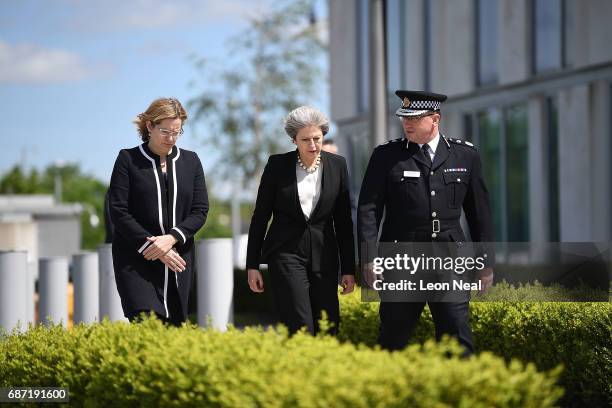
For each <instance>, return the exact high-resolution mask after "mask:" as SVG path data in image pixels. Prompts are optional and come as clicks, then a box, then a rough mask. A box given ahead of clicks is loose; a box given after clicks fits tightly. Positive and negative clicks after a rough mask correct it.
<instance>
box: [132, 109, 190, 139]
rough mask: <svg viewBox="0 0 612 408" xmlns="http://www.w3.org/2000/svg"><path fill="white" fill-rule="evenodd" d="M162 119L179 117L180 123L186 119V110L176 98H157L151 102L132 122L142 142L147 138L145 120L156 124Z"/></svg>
mask: <svg viewBox="0 0 612 408" xmlns="http://www.w3.org/2000/svg"><path fill="white" fill-rule="evenodd" d="M164 119H180V120H181V122H182V123H185V121H187V112H186V111H185V108H183V105H181V103H180V102H179V101H178V99H176V98H159V99H156V100H154V101H153V102H151V104H150V105H149V107H148V108H147V110H146V111H144V112H143V113H141V114H139V115H138V116H137V119H136V120H134V124H135V125H136V128H137V129H138V133H139V134H140V138H141V139H142V141H143V142H146V141H148V140H149V137H150V136H149V129H147V122H148V121H151V123H152V124H153V125H158V124H159V123H160V122H161V121H162V120H164Z"/></svg>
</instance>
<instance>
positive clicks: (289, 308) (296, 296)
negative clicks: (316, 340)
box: [268, 233, 340, 335]
mask: <svg viewBox="0 0 612 408" xmlns="http://www.w3.org/2000/svg"><path fill="white" fill-rule="evenodd" d="M311 258H312V255H311V247H310V236H309V235H308V233H305V234H304V235H303V236H302V237H300V238H299V239H298V240H297V241H296V242H294V243H291V244H289V245H284V246H283V247H282V248H281V249H280V250H278V251H276V252H275V253H274V254H272V255H270V257H269V259H268V267H269V269H270V279H271V282H272V291H273V294H274V299H275V302H276V307H277V309H278V313H279V317H280V320H281V322H282V323H283V324H284V325H285V326H287V328H288V329H289V333H291V334H294V333H295V332H297V331H298V330H300V329H301V328H302V327H306V329H307V330H308V332H310V333H311V334H313V335H314V334H317V333H318V332H319V320H320V318H321V315H322V312H323V311H325V313H326V314H327V320H328V321H329V322H330V323H331V324H332V327H331V330H330V332H329V333H330V334H333V335H335V334H337V332H338V327H339V324H340V306H339V304H338V271H337V270H335V269H334V270H328V271H313V270H312V262H311Z"/></svg>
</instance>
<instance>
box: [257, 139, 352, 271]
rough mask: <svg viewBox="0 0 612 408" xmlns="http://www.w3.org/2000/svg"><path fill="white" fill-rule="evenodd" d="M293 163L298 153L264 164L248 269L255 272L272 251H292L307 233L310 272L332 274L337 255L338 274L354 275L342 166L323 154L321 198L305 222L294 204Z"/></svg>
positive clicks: (345, 174)
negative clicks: (270, 221)
mask: <svg viewBox="0 0 612 408" xmlns="http://www.w3.org/2000/svg"><path fill="white" fill-rule="evenodd" d="M296 163H297V151H292V152H288V153H284V154H278V155H272V156H270V158H269V160H268V163H267V164H266V167H265V169H264V172H263V175H262V177H261V183H260V185H259V191H258V192H257V202H256V204H255V211H254V212H253V217H252V219H251V226H250V228H249V243H248V246H247V267H248V268H255V269H259V265H260V263H266V262H267V259H268V256H270V255H271V254H273V253H274V251H276V250H277V249H279V248H281V247H283V250H287V249H288V250H291V249H290V248H287V247H286V246H287V245H291V244H292V243H294V242H296V241H297V240H298V239H300V237H302V236H303V234H305V233H308V234H310V243H311V249H312V258H311V261H312V270H313V271H317V272H318V271H324V270H325V271H330V272H332V273H336V272H337V270H338V254H340V266H341V272H342V274H343V275H353V274H354V273H355V271H354V269H355V247H354V236H353V221H352V219H351V204H350V195H349V187H348V171H347V167H346V161H345V160H344V158H343V157H342V156H338V155H335V154H332V153H328V152H324V151H323V152H321V164H322V169H321V170H322V172H323V173H322V175H321V176H322V180H321V194H320V196H319V200H318V202H317V204H316V206H315V208H314V209H313V211H312V214H311V216H310V218H309V219H308V220H307V219H306V217H305V216H304V213H303V212H302V208H301V206H300V202H299V198H298V189H297V179H296V174H295V166H296ZM271 216H272V223H271V225H270V228H269V229H268V231H267V234H266V228H267V226H268V221H269V220H270V217H271ZM264 237H265V239H264Z"/></svg>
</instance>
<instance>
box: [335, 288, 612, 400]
mask: <svg viewBox="0 0 612 408" xmlns="http://www.w3.org/2000/svg"><path fill="white" fill-rule="evenodd" d="M533 290H534V291H536V292H537V293H540V294H541V291H542V289H541V288H538V287H536V288H534V289H533ZM528 291H529V289H523V290H521V291H519V292H518V295H517V296H519V297H521V298H529V297H530V296H529V294H528ZM509 296H510V295H509ZM535 296H540V295H538V294H536V295H535ZM340 300H341V304H340V310H341V324H340V331H339V335H338V336H339V339H340V340H341V341H348V342H351V343H354V344H359V343H363V344H366V345H368V346H372V345H374V344H375V343H376V337H377V335H378V325H379V318H378V306H379V304H378V303H364V302H361V299H360V294H359V292H358V291H356V292H355V293H354V294H352V295H350V296H342V297H341V298H340ZM470 319H471V324H472V330H473V333H474V342H475V347H476V349H477V350H478V351H483V350H487V351H492V352H493V353H495V354H496V355H499V356H502V357H504V358H506V359H508V360H509V359H512V358H517V359H520V360H522V361H525V362H527V361H529V362H533V363H535V364H536V366H537V367H538V369H540V370H548V369H550V368H552V367H555V366H557V365H559V364H563V365H564V367H565V368H564V371H563V373H562V375H561V378H560V381H561V385H562V386H563V387H564V388H565V393H566V395H565V397H564V398H563V400H562V401H561V402H562V404H563V405H579V406H611V405H612V386H611V382H610V378H612V350H611V348H612V305H611V304H610V303H606V302H602V303H569V302H566V303H552V302H548V303H536V302H523V303H513V302H473V303H471V305H470ZM433 337H434V326H433V321H432V319H431V313H430V312H429V309H428V308H425V310H424V312H423V315H422V316H421V319H420V321H419V323H418V325H417V327H416V329H415V333H414V335H413V337H412V342H413V343H422V342H424V341H425V340H426V339H431V338H433Z"/></svg>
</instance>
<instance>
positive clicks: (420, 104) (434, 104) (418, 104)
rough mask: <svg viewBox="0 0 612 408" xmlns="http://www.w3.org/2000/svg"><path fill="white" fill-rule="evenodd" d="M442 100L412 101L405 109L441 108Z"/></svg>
mask: <svg viewBox="0 0 612 408" xmlns="http://www.w3.org/2000/svg"><path fill="white" fill-rule="evenodd" d="M440 105H442V102H439V101H411V102H410V106H408V107H407V108H404V109H414V110H439V109H440Z"/></svg>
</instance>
